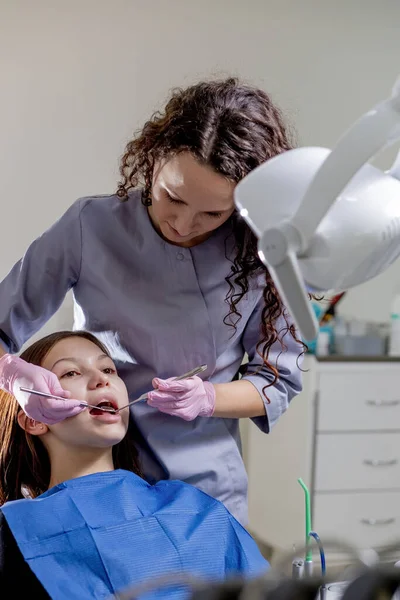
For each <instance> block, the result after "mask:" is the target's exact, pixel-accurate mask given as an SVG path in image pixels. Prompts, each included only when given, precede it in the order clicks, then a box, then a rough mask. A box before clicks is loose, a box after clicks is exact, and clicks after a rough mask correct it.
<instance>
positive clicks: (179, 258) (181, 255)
mask: <svg viewBox="0 0 400 600" xmlns="http://www.w3.org/2000/svg"><path fill="white" fill-rule="evenodd" d="M176 258H177V259H178V260H184V258H185V255H184V254H182V252H178V254H177V255H176Z"/></svg>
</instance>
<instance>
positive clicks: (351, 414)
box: [317, 364, 400, 431]
mask: <svg viewBox="0 0 400 600" xmlns="http://www.w3.org/2000/svg"><path fill="white" fill-rule="evenodd" d="M318 392H319V393H318V398H319V402H318V419H317V429H318V431H363V430H364V431H365V430H399V429H400V365H399V366H398V365H397V364H396V365H393V366H392V368H388V367H383V368H377V367H376V366H375V367H374V364H372V365H371V366H370V368H369V369H367V368H366V367H365V366H363V368H360V369H359V370H354V371H351V370H346V369H344V370H343V371H342V370H340V369H338V370H336V371H335V370H334V369H332V371H326V372H323V373H320V376H319V384H318Z"/></svg>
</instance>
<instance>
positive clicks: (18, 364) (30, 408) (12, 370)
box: [0, 354, 85, 425]
mask: <svg viewBox="0 0 400 600" xmlns="http://www.w3.org/2000/svg"><path fill="white" fill-rule="evenodd" d="M20 387H26V388H29V389H34V390H37V391H38V392H46V393H47V394H55V395H56V396H61V397H62V398H66V400H65V401H64V402H63V401H62V400H55V399H52V398H43V397H42V396H36V395H35V394H28V392H21V390H20V389H19V388H20ZM0 388H1V389H3V390H5V391H6V392H8V393H9V394H12V395H13V396H14V398H15V399H16V400H17V401H18V404H19V405H20V407H21V408H22V410H23V411H24V413H25V414H26V415H28V417H30V418H31V419H35V421H40V422H41V423H46V424H47V425H54V423H59V422H60V421H63V420H64V419H67V418H68V417H74V416H75V415H77V414H79V413H80V412H82V410H85V408H84V407H82V406H80V403H79V401H78V400H69V398H70V397H71V393H70V392H67V391H66V390H64V389H63V388H62V387H61V384H60V382H59V381H58V379H57V377H56V376H55V375H54V373H52V372H51V371H48V370H47V369H43V368H42V367H38V366H36V365H32V364H30V363H27V362H26V361H25V360H22V359H21V358H19V357H18V356H12V355H11V354H6V355H4V356H2V357H1V358H0Z"/></svg>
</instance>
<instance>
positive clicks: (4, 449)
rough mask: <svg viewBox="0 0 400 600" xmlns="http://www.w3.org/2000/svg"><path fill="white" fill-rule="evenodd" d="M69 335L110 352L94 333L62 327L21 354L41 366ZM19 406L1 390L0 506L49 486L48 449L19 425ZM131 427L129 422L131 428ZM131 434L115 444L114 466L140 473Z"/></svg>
mask: <svg viewBox="0 0 400 600" xmlns="http://www.w3.org/2000/svg"><path fill="white" fill-rule="evenodd" d="M70 337H79V338H84V339H86V340H89V341H90V342H92V343H93V344H96V346H98V348H100V350H101V351H102V352H104V354H107V356H109V355H110V354H109V352H108V350H107V349H106V348H105V347H104V346H103V344H102V343H101V342H100V341H99V340H98V339H97V338H96V337H95V336H94V335H92V334H91V333H88V332H86V331H74V332H72V331H61V332H58V333H52V334H50V335H48V336H46V337H44V338H42V339H41V340H39V341H37V342H35V343H34V344H32V345H31V346H30V347H29V348H27V350H25V351H24V352H23V353H22V354H21V358H22V359H23V360H25V361H26V362H29V363H32V364H34V365H39V366H40V365H41V363H42V362H43V361H44V359H45V357H46V356H47V354H48V353H49V352H50V350H51V349H52V348H53V347H54V346H55V345H56V344H57V343H58V342H60V341H61V340H65V339H67V338H70ZM20 410H21V409H20V406H19V404H18V402H17V400H16V399H15V398H14V396H12V395H10V394H7V393H6V392H4V391H2V390H0V506H2V505H3V504H4V503H5V502H8V501H10V500H18V499H20V498H23V497H24V494H23V492H22V490H23V489H25V490H26V492H27V493H28V494H29V496H31V497H32V498H36V497H37V496H39V495H40V494H43V493H44V492H45V491H46V490H48V488H49V483H50V460H49V456H48V454H47V450H46V449H45V447H44V445H43V444H42V442H41V440H40V438H39V437H37V436H33V435H30V434H29V433H27V432H26V431H25V430H24V429H22V427H20V425H19V424H18V421H17V416H18V413H19V411H20ZM132 427H133V424H132V423H131V422H130V428H132ZM132 437H133V436H132V434H131V435H130V432H129V431H128V433H127V435H126V436H125V437H124V439H123V440H122V441H121V442H120V443H119V444H117V445H116V446H114V447H113V459H114V467H115V468H116V469H126V470H127V471H132V472H133V473H136V474H138V475H141V470H140V466H139V460H138V452H137V450H136V447H135V445H134V443H133V441H132Z"/></svg>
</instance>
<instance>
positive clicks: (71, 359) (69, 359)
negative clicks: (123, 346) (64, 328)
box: [50, 354, 112, 371]
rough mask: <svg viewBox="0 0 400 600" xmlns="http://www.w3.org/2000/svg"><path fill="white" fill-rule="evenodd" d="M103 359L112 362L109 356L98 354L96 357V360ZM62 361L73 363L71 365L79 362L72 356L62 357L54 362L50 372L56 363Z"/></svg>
mask: <svg viewBox="0 0 400 600" xmlns="http://www.w3.org/2000/svg"><path fill="white" fill-rule="evenodd" d="M103 358H109V359H110V360H112V359H111V358H110V357H109V356H107V354H99V356H98V357H97V360H102V359H103ZM63 360H65V361H68V362H73V363H78V362H79V359H78V358H76V357H74V356H63V357H62V358H59V359H58V360H56V362H55V363H54V365H53V366H52V367H51V369H50V371H52V370H53V369H54V367H55V366H56V365H58V363H60V362H62V361H63Z"/></svg>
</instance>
